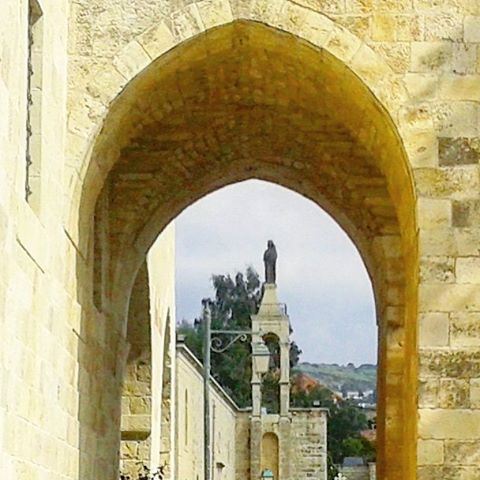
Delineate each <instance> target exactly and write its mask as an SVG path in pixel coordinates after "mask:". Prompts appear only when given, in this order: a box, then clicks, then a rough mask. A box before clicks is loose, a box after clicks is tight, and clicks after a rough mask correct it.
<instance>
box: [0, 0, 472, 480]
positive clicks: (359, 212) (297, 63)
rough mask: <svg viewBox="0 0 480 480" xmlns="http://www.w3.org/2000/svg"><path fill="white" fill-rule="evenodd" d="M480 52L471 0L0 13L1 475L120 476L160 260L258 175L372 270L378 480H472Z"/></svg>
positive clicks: (10, 3) (46, 3)
mask: <svg viewBox="0 0 480 480" xmlns="http://www.w3.org/2000/svg"><path fill="white" fill-rule="evenodd" d="M479 45H480V4H479V2H478V1H477V0H445V1H442V2H438V1H434V0H385V1H384V0H382V1H380V0H378V1H377V0H296V1H291V0H275V1H274V2H273V1H271V0H194V1H183V0H159V1H155V2H152V1H149V0H128V1H125V0H118V1H117V2H112V1H111V0H2V2H1V4H0V109H1V115H0V272H1V275H0V332H1V334H0V465H1V471H2V476H3V477H4V478H7V479H9V480H10V479H15V480H17V479H18V480H23V479H27V478H28V479H31V478H35V479H38V480H46V479H47V478H48V479H49V480H60V479H62V480H65V479H68V480H79V479H81V480H97V479H99V478H102V479H111V480H113V479H115V478H116V477H117V475H118V466H119V453H118V452H119V445H120V442H121V441H122V440H121V438H122V428H124V427H123V426H122V402H123V403H124V404H128V405H131V404H132V403H133V402H130V401H129V400H128V401H127V400H124V398H125V394H124V393H125V392H124V390H123V385H124V383H125V382H124V379H125V378H126V377H125V375H126V372H129V371H130V372H131V371H137V372H138V369H137V370H136V368H134V367H131V366H130V367H129V351H130V347H129V342H128V340H127V332H128V330H129V325H128V324H129V309H130V305H133V304H138V303H140V302H138V303H137V302H135V301H134V300H132V299H131V297H132V292H133V290H134V285H135V283H136V279H137V275H138V273H139V272H141V271H142V265H144V263H145V259H146V254H147V251H148V249H149V248H150V246H151V245H152V244H153V243H154V239H155V238H156V237H157V235H158V234H159V233H160V232H161V231H162V230H163V229H164V228H165V226H166V225H168V223H169V222H170V221H171V220H172V219H173V218H174V217H175V216H176V215H177V214H178V213H179V212H181V211H182V209H184V208H185V207H187V206H188V205H190V204H191V203H193V202H194V201H196V200H198V199H199V198H201V197H202V196H203V195H205V194H206V193H208V192H210V191H213V190H215V189H218V188H220V187H222V186H225V185H228V184H231V183H233V182H237V181H241V180H245V179H248V178H261V179H264V180H268V181H272V182H276V183H279V184H281V185H284V186H286V187H288V188H291V189H293V190H296V191H297V192H299V193H301V194H303V195H305V196H307V197H308V198H310V199H312V200H313V201H315V202H316V203H317V204H318V205H319V206H322V207H323V208H325V209H326V210H327V211H328V212H329V213H330V214H331V215H332V216H333V217H334V218H335V219H336V220H337V221H338V222H339V224H340V225H341V226H342V227H343V228H344V229H345V230H346V231H347V233H348V234H349V235H350V237H351V239H352V241H353V242H354V243H355V244H356V245H357V247H358V249H359V251H360V252H361V255H362V257H363V259H364V261H365V264H366V265H367V268H368V270H369V273H370V276H371V278H372V282H373V287H374V291H375V298H376V303H377V317H378V328H379V372H380V373H379V385H378V397H379V407H378V423H377V428H378V450H379V451H378V454H379V461H378V472H377V474H378V478H380V479H382V480H400V479H401V480H404V479H409V480H410V479H416V478H417V479H422V480H431V479H432V480H433V479H437V478H448V477H455V478H456V477H461V478H463V479H474V478H477V477H478V462H479V460H478V448H477V445H478V442H479V440H480V360H479V358H480V353H479V352H480V329H479V327H478V325H479V322H480V293H479V292H480V289H479V288H478V286H479V284H480V255H479V249H478V242H479V239H480V230H479V228H478V224H479V222H478V218H479V211H480V197H479V192H480V188H479V187H480V179H479V159H480V153H479V146H478V145H479V138H480V125H479V110H480V106H479V102H480V90H479V89H480V81H479V80H480V62H479ZM172 261H173V260H172ZM139 281H140V280H139ZM140 290H141V289H139V291H140ZM132 308H133V307H132ZM130 331H131V329H130ZM158 335H159V336H160V335H162V334H161V333H159V334H158ZM152 337H153V334H152ZM162 341H164V338H163V337H162V340H161V341H160V342H162ZM143 344H144V345H145V344H146V342H143ZM142 355H143V354H142ZM142 358H148V355H145V356H144V357H142ZM152 358H153V357H152ZM160 358H161V357H160ZM160 370H163V369H160ZM152 371H153V370H152ZM152 394H153V393H152ZM128 408H131V407H130V406H129V407H128ZM142 408H143V407H142ZM133 415H137V413H134V414H133ZM124 422H127V420H125V421H124ZM127 424H128V422H127V423H123V425H127ZM125 428H127V429H131V428H132V427H131V426H125ZM133 428H134V430H133V431H135V432H136V431H138V429H139V427H133ZM152 428H153V427H152ZM125 431H127V430H125ZM128 431H131V430H128ZM127 436H128V435H127ZM139 441H140V440H139ZM38 445H42V446H43V448H41V449H39V448H38Z"/></svg>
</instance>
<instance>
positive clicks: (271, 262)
mask: <svg viewBox="0 0 480 480" xmlns="http://www.w3.org/2000/svg"><path fill="white" fill-rule="evenodd" d="M277 257H278V255H277V249H276V248H275V244H274V243H273V241H272V240H269V241H268V243H267V249H266V250H265V253H264V254H263V262H264V263H265V283H272V284H273V283H275V281H276V279H277V271H276V263H277Z"/></svg>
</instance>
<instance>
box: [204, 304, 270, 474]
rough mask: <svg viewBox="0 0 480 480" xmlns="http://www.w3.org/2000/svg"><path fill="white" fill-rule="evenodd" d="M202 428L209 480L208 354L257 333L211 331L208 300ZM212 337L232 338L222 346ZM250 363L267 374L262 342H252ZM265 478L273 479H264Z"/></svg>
mask: <svg viewBox="0 0 480 480" xmlns="http://www.w3.org/2000/svg"><path fill="white" fill-rule="evenodd" d="M202 304H203V402H204V404H203V426H204V438H205V443H204V450H203V459H204V479H205V480H211V470H212V465H211V463H212V458H211V451H210V443H211V442H210V438H211V432H210V369H211V365H210V358H211V357H210V354H211V351H213V352H215V353H223V352H225V351H226V350H228V349H229V348H230V347H231V346H232V345H233V344H234V343H235V342H237V341H241V342H246V341H247V338H248V337H252V335H254V334H258V332H252V330H212V328H211V327H212V312H211V310H210V302H209V300H206V299H205V300H203V301H202ZM212 335H228V336H233V338H232V339H231V340H230V341H229V342H228V343H226V344H225V345H224V342H223V340H222V339H221V338H220V337H214V336H213V337H212ZM252 359H253V360H252V362H253V367H254V371H256V372H257V373H258V374H259V375H262V374H264V373H267V372H268V367H269V363H270V351H269V350H268V347H267V346H266V345H265V342H264V341H263V340H260V341H257V342H255V343H253V342H252ZM265 478H273V476H272V477H265Z"/></svg>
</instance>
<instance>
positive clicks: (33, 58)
mask: <svg viewBox="0 0 480 480" xmlns="http://www.w3.org/2000/svg"><path fill="white" fill-rule="evenodd" d="M42 78H43V12H42V9H41V7H40V4H39V3H38V0H29V2H28V52H27V125H26V169H25V170H26V172H25V198H26V200H27V202H28V203H29V204H30V205H31V206H32V208H34V209H37V208H38V207H39V206H40V167H41V150H42V148H41V125H42Z"/></svg>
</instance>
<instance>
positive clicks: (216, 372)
mask: <svg viewBox="0 0 480 480" xmlns="http://www.w3.org/2000/svg"><path fill="white" fill-rule="evenodd" d="M212 283H213V287H214V290H215V296H214V298H209V299H206V300H207V301H208V302H209V304H210V310H211V316H212V329H215V330H245V329H250V328H251V315H254V314H256V313H257V311H258V308H259V306H260V301H261V298H262V285H261V282H260V279H259V275H258V273H257V272H256V271H255V270H254V269H253V268H252V267H248V268H247V270H246V272H245V274H243V273H241V272H238V273H237V274H236V275H235V278H234V279H233V278H232V277H231V276H230V275H213V276H212ZM178 333H179V334H182V335H184V336H185V343H186V345H187V346H188V348H189V349H190V350H192V352H193V353H194V354H195V355H196V356H197V358H198V359H199V360H202V358H203V352H202V345H203V319H202V316H200V317H198V318H196V319H195V320H194V322H193V324H190V323H188V322H183V323H182V324H180V326H179V328H178ZM228 339H229V337H228V336H225V338H223V340H224V341H225V342H228ZM300 353H301V351H300V349H299V348H298V346H297V345H296V344H295V342H292V343H291V347H290V363H291V364H292V366H295V365H296V364H297V363H298V359H299V357H300ZM250 354H251V347H250V342H249V341H247V342H236V343H234V344H233V345H232V346H231V347H230V348H229V349H228V352H225V353H223V354H217V353H215V352H212V357H211V362H212V375H213V376H214V378H215V379H216V380H218V381H219V382H220V384H221V385H222V387H223V388H224V389H225V390H226V391H227V392H228V393H229V395H231V396H232V398H233V399H234V400H235V401H236V402H237V404H238V405H239V406H240V407H246V406H249V405H251V386H250V380H251V355H250ZM267 377H269V378H268V379H267V380H266V382H265V383H264V385H263V389H264V393H265V396H266V397H267V398H272V405H269V404H266V406H267V408H269V410H271V411H275V410H276V409H277V406H276V405H275V404H274V402H273V398H275V396H274V395H273V394H272V393H271V392H272V389H273V388H276V387H275V374H274V373H271V374H270V375H268V376H267ZM277 382H278V380H277Z"/></svg>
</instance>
